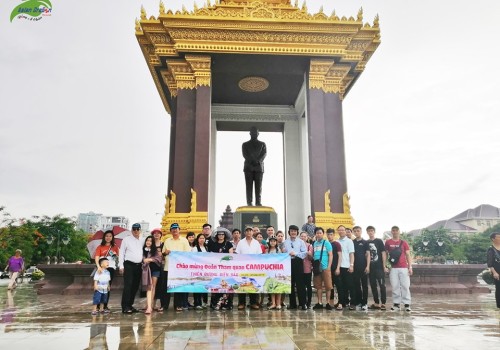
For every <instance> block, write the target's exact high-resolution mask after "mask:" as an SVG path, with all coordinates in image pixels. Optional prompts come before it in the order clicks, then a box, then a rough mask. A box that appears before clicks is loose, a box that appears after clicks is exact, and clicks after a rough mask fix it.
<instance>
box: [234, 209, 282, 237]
mask: <svg viewBox="0 0 500 350" xmlns="http://www.w3.org/2000/svg"><path fill="white" fill-rule="evenodd" d="M269 225H271V226H274V227H277V226H278V214H276V212H275V211H274V209H273V208H272V207H264V206H245V207H238V208H236V211H235V213H234V216H233V228H239V229H240V230H241V232H242V238H243V237H244V230H245V228H246V227H255V226H257V227H258V228H260V232H262V235H263V236H264V239H267V234H266V228H267V226H269Z"/></svg>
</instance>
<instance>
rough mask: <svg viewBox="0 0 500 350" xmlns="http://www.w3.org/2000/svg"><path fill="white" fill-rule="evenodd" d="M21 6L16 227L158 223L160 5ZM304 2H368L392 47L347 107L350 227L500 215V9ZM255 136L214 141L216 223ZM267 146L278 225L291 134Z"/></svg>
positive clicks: (0, 191)
mask: <svg viewBox="0 0 500 350" xmlns="http://www.w3.org/2000/svg"><path fill="white" fill-rule="evenodd" d="M213 2H214V1H213V0H212V3H213ZM19 3H20V0H4V1H2V2H0V43H1V46H0V82H1V83H0V206H1V205H4V206H6V207H7V211H8V212H10V213H11V214H12V215H13V216H15V217H30V216H31V215H43V214H46V215H51V216H52V215H55V214H59V213H61V214H63V215H66V216H73V215H75V216H76V215H77V214H78V213H80V212H88V211H94V212H98V213H103V214H105V215H124V216H127V217H129V218H130V220H131V221H132V222H134V221H139V220H146V221H149V222H151V226H152V227H155V226H158V225H159V223H160V220H161V214H162V213H163V209H164V203H165V199H164V194H165V192H166V186H167V173H168V166H167V164H168V145H169V128H170V117H169V115H168V114H167V113H166V111H165V109H164V108H163V105H162V103H161V100H160V97H159V95H158V93H157V91H156V88H155V85H154V83H153V81H152V78H151V75H150V73H149V71H148V68H147V65H146V63H145V60H144V57H143V55H142V53H141V51H140V49H139V45H138V44H137V40H136V38H135V35H134V19H135V18H136V17H139V15H140V6H141V4H144V7H145V9H146V11H147V13H148V16H149V15H151V14H153V15H155V16H156V15H158V3H159V1H157V0H154V1H150V0H141V1H132V0H128V1H86V2H85V4H83V3H79V2H74V1H62V0H53V1H52V5H53V11H52V16H51V17H48V18H43V19H42V20H40V21H38V22H30V21H25V20H17V19H15V20H14V21H13V22H12V23H10V21H9V17H10V13H11V11H12V9H13V8H14V7H15V6H16V5H17V4H19ZM183 3H184V4H185V5H186V7H187V8H188V9H190V8H192V5H193V1H192V0H189V1H173V0H167V1H165V6H166V8H170V9H174V10H176V9H180V7H181V5H182V4H183ZM201 3H202V2H201V1H198V4H199V5H200V4H201ZM300 3H302V1H301V2H300ZM307 5H308V9H309V11H310V12H311V13H315V12H317V11H318V9H319V7H320V6H321V5H323V6H324V9H325V12H326V13H328V14H329V13H331V11H332V10H333V9H334V8H335V9H336V13H337V15H339V16H354V17H355V16H356V14H357V12H358V9H359V8H360V7H361V6H362V7H363V9H364V20H365V21H369V22H370V23H371V22H372V21H373V18H374V17H375V15H376V14H377V13H378V14H379V15H380V27H381V35H382V44H381V45H380V46H379V48H378V49H377V51H376V52H375V54H374V55H373V57H372V58H371V60H370V61H369V63H368V65H367V67H366V70H365V71H364V72H363V74H362V75H361V77H360V79H359V80H358V81H357V82H356V84H355V85H354V87H353V88H352V89H351V91H350V92H349V94H348V95H347V96H346V98H345V100H344V127H345V129H344V133H345V138H346V157H347V177H348V188H349V194H350V196H351V210H352V213H353V215H354V218H355V220H356V223H357V224H360V225H362V226H363V227H365V226H367V225H374V226H375V227H376V228H377V229H378V231H379V233H381V232H383V231H385V230H387V229H389V228H390V226H391V225H394V224H397V225H399V226H400V227H401V229H402V230H403V231H409V230H411V229H415V228H420V227H423V226H427V225H429V224H432V223H434V222H435V221H438V220H441V219H447V218H449V217H451V216H453V215H455V214H457V213H459V212H461V211H463V210H465V209H468V208H472V207H475V206H477V205H479V204H492V205H495V206H500V185H499V184H500V181H499V180H500V162H499V151H500V137H499V135H500V98H499V92H500V68H498V63H497V61H498V57H499V56H500V55H499V54H500V48H499V45H498V36H499V34H500V18H499V15H500V2H499V1H497V0H482V1H457V0H440V1H435V0H434V1H430V0H420V1H403V0H391V1H389V0H385V1H374V0H365V1H355V0H342V1H341V0H336V1H330V0H328V1H327V0H320V1H308V3H307ZM246 139H248V135H247V134H246V133H243V134H241V133H219V135H218V148H217V149H218V157H217V161H218V163H217V164H218V173H217V176H218V178H217V185H218V186H217V197H216V206H217V208H216V210H217V217H219V212H220V214H222V212H223V210H224V209H225V206H226V205H228V204H229V205H231V207H232V208H233V209H234V208H236V207H237V206H240V205H244V202H245V199H244V179H243V173H242V163H243V159H242V157H241V154H240V148H239V146H238V147H231V146H230V147H228V149H227V150H225V151H224V152H221V151H220V150H221V148H223V147H225V146H227V145H234V144H238V145H239V144H240V143H241V142H243V141H245V140H246ZM261 139H262V140H264V141H265V142H266V143H267V144H268V158H267V159H266V174H265V178H264V190H263V192H264V195H263V202H264V204H265V205H271V206H274V207H275V208H276V209H277V211H278V215H279V217H280V227H279V228H280V229H283V228H284V227H283V225H284V223H283V217H284V213H283V190H282V188H283V170H282V167H281V164H282V160H281V157H282V139H281V135H280V134H271V133H262V134H261ZM160 213H161V214H160ZM306 214H308V213H305V215H306ZM304 221H305V219H304ZM289 224H291V223H289ZM295 224H301V223H295Z"/></svg>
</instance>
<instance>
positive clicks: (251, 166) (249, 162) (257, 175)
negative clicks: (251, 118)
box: [241, 126, 267, 206]
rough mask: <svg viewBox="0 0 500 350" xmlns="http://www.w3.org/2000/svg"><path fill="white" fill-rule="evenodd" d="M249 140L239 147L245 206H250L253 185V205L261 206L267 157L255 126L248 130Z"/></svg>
mask: <svg viewBox="0 0 500 350" xmlns="http://www.w3.org/2000/svg"><path fill="white" fill-rule="evenodd" d="M250 137H251V138H250V140H249V141H247V142H245V143H244V144H243V145H241V151H242V153H243V158H245V163H244V165H243V172H244V173H245V185H246V194H247V205H248V206H252V202H253V201H252V192H253V191H252V187H253V185H254V184H255V205H257V206H262V203H261V197H262V178H263V177H264V158H266V155H267V148H266V144H265V143H264V142H262V141H259V140H258V139H257V138H258V137H259V130H257V128H256V127H255V126H252V128H251V129H250Z"/></svg>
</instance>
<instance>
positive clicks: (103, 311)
mask: <svg viewBox="0 0 500 350" xmlns="http://www.w3.org/2000/svg"><path fill="white" fill-rule="evenodd" d="M101 312H102V313H103V314H109V313H110V312H111V311H109V309H104V310H102V311H101Z"/></svg>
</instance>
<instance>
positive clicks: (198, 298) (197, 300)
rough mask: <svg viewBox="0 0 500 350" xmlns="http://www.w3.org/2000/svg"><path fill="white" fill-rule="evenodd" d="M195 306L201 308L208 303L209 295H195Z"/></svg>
mask: <svg viewBox="0 0 500 350" xmlns="http://www.w3.org/2000/svg"><path fill="white" fill-rule="evenodd" d="M193 298H194V306H201V304H202V302H203V303H205V304H206V303H207V302H208V293H193Z"/></svg>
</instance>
